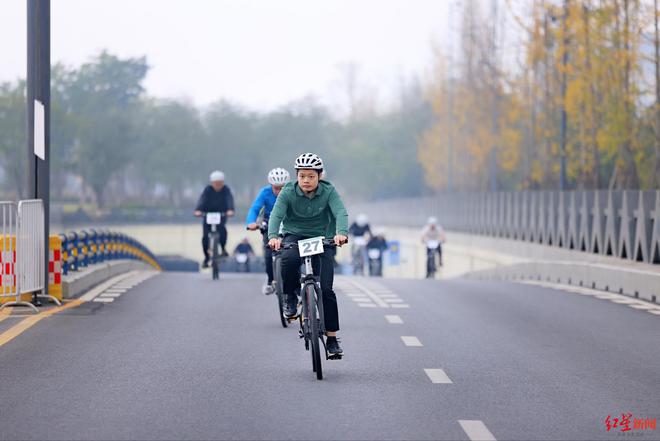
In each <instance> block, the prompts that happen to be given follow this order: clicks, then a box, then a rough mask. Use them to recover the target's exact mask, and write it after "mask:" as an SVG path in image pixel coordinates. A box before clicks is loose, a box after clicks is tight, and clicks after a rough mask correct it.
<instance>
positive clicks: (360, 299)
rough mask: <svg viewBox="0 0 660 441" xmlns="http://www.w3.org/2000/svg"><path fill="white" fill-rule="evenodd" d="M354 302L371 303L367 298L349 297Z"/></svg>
mask: <svg viewBox="0 0 660 441" xmlns="http://www.w3.org/2000/svg"><path fill="white" fill-rule="evenodd" d="M351 300H353V301H354V302H371V299H370V298H369V297H351Z"/></svg>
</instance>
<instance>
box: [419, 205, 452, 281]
mask: <svg viewBox="0 0 660 441" xmlns="http://www.w3.org/2000/svg"><path fill="white" fill-rule="evenodd" d="M445 240H446V237H445V230H443V229H442V227H441V226H440V225H438V219H436V218H435V217H429V218H428V220H427V221H426V225H425V226H424V228H423V229H422V243H423V244H424V245H425V246H426V253H427V256H428V260H429V261H430V262H431V261H432V262H435V255H436V253H437V255H438V260H439V265H440V266H442V244H443V243H444V242H445ZM433 273H435V265H433V266H431V265H430V264H429V265H427V268H426V277H427V278H429V277H433Z"/></svg>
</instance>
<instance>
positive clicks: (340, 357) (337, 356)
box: [328, 354, 344, 360]
mask: <svg viewBox="0 0 660 441" xmlns="http://www.w3.org/2000/svg"><path fill="white" fill-rule="evenodd" d="M343 356H344V354H334V355H328V360H341V359H342V357H343Z"/></svg>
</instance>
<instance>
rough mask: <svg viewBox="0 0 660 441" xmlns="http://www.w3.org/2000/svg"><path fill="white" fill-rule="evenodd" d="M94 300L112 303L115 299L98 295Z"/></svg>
mask: <svg viewBox="0 0 660 441" xmlns="http://www.w3.org/2000/svg"><path fill="white" fill-rule="evenodd" d="M94 301H95V302H99V303H112V302H114V301H115V299H113V298H111V297H97V298H95V299H94Z"/></svg>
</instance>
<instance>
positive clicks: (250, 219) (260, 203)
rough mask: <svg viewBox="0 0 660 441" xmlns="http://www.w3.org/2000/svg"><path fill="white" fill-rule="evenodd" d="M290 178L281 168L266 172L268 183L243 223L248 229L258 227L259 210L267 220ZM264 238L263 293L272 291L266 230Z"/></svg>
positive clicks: (270, 257)
mask: <svg viewBox="0 0 660 441" xmlns="http://www.w3.org/2000/svg"><path fill="white" fill-rule="evenodd" d="M290 180H291V175H289V172H288V171H286V170H285V169H283V168H279V167H278V168H274V169H272V170H271V171H270V172H268V184H269V185H266V186H265V187H264V188H262V189H261V191H260V192H259V194H258V195H257V198H256V199H255V200H254V202H253V203H252V206H251V207H250V211H248V215H247V219H246V220H245V223H246V224H247V228H248V230H252V231H254V230H256V229H258V228H259V225H257V218H258V217H259V213H260V212H261V210H263V211H264V216H263V220H264V221H266V222H268V219H269V218H270V212H271V211H272V210H273V206H274V205H275V201H276V200H277V195H278V194H280V191H282V187H284V185H285V184H286V183H287V182H289V181H290ZM263 240H264V260H265V263H266V275H267V276H268V280H267V281H266V284H265V285H264V286H263V293H264V294H272V293H273V279H274V276H273V252H272V250H271V249H270V247H269V246H268V234H267V231H264V232H263Z"/></svg>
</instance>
